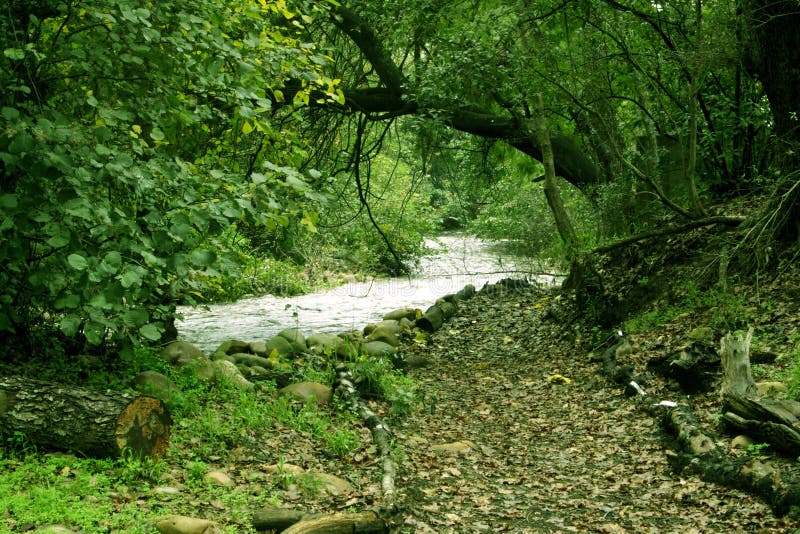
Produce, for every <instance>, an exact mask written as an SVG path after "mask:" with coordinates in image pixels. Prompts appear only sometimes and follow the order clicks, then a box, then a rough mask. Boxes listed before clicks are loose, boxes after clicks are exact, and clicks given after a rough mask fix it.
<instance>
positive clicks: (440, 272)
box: [176, 235, 554, 353]
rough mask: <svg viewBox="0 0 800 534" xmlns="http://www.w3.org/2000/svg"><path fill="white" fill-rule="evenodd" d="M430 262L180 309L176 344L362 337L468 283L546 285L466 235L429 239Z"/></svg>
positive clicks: (524, 264)
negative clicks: (401, 271) (314, 287)
mask: <svg viewBox="0 0 800 534" xmlns="http://www.w3.org/2000/svg"><path fill="white" fill-rule="evenodd" d="M425 244H426V246H427V247H429V248H430V249H431V251H432V252H431V253H430V254H429V255H426V256H424V257H423V258H422V259H421V261H420V266H419V269H418V272H417V273H416V274H414V275H412V276H408V277H402V278H375V279H371V280H367V281H364V282H352V283H348V284H345V285H342V286H338V287H336V288H333V289H328V290H325V291H319V292H316V293H310V294H307V295H299V296H294V297H275V296H271V295H265V296H261V297H252V298H245V299H242V300H238V301H236V302H233V303H230V304H217V305H211V306H203V307H196V308H189V307H182V308H179V309H178V312H179V313H180V314H182V315H183V319H182V320H178V321H177V322H176V326H177V327H178V332H179V339H182V340H185V341H188V342H190V343H192V344H194V345H196V346H197V347H199V348H200V349H201V350H203V351H205V352H206V353H211V352H213V351H214V350H215V349H216V348H217V347H218V346H219V345H220V343H222V342H223V341H225V340H227V339H241V340H243V341H264V340H267V339H269V338H270V337H272V336H274V335H275V334H277V333H278V332H280V331H281V330H283V329H284V328H291V327H297V328H300V330H301V331H302V332H303V333H304V334H305V335H306V336H308V335H310V334H312V333H317V332H329V333H339V332H343V331H347V330H360V329H361V328H363V327H364V326H365V325H367V324H369V323H372V322H375V321H379V320H380V319H381V318H382V316H383V315H384V314H386V313H388V312H390V311H392V310H394V309H397V308H403V307H406V306H409V307H414V308H419V309H422V310H423V311H424V310H425V309H426V308H428V306H430V305H432V304H433V303H434V301H435V300H436V299H437V298H439V297H441V296H444V295H446V294H448V293H455V292H457V291H459V290H460V289H461V288H463V287H464V286H465V285H467V284H472V285H474V286H475V288H476V289H480V288H481V287H483V285H484V284H486V283H494V282H496V281H498V280H500V279H502V278H509V277H514V278H521V277H524V276H526V275H527V276H528V277H529V279H535V280H536V281H538V282H539V283H544V284H552V283H554V277H553V276H549V275H538V276H535V277H533V276H531V275H530V273H531V272H532V271H533V268H532V265H531V264H530V262H531V260H530V259H527V258H520V257H514V256H511V255H508V254H503V253H500V252H499V249H500V247H498V246H497V245H498V243H497V242H492V241H485V240H481V239H478V238H476V237H472V236H464V235H441V236H437V237H435V238H431V239H427V240H426V243H425Z"/></svg>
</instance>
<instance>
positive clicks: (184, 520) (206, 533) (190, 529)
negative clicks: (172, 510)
mask: <svg viewBox="0 0 800 534" xmlns="http://www.w3.org/2000/svg"><path fill="white" fill-rule="evenodd" d="M155 524H156V529H157V530H158V531H159V532H160V533H161V534H222V528H220V526H219V524H218V523H216V522H214V521H209V520H207V519H196V518H193V517H186V516H182V515H165V516H162V517H159V518H157V519H156V520H155Z"/></svg>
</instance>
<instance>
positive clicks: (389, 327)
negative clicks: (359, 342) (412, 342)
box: [364, 319, 403, 336]
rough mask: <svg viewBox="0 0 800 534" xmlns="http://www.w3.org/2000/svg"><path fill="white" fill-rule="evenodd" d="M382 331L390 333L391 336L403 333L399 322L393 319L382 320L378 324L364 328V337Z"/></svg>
mask: <svg viewBox="0 0 800 534" xmlns="http://www.w3.org/2000/svg"><path fill="white" fill-rule="evenodd" d="M379 329H380V330H383V331H384V332H391V333H392V334H399V333H400V332H402V331H403V328H402V327H401V326H400V322H399V321H396V320H394V319H384V320H383V321H380V322H378V323H372V324H368V325H367V326H365V327H364V335H365V336H369V335H371V334H372V333H373V332H375V331H376V330H379Z"/></svg>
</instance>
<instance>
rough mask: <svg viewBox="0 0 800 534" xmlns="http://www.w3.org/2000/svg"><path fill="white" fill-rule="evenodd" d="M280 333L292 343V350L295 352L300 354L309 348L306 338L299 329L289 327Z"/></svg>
mask: <svg viewBox="0 0 800 534" xmlns="http://www.w3.org/2000/svg"><path fill="white" fill-rule="evenodd" d="M278 335H279V336H280V337H282V338H284V339H286V340H287V341H288V342H289V343H291V344H292V352H293V353H294V354H300V353H301V352H305V351H307V350H308V346H307V345H306V338H305V336H304V335H303V334H302V333H300V330H299V329H297V328H287V329H285V330H281V331H280V332H279V333H278Z"/></svg>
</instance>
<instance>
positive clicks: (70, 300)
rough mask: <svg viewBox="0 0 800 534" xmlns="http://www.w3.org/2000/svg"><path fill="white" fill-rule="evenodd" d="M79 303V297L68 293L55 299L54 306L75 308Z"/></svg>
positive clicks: (60, 308) (57, 307)
mask: <svg viewBox="0 0 800 534" xmlns="http://www.w3.org/2000/svg"><path fill="white" fill-rule="evenodd" d="M80 303H81V298H80V297H79V296H78V295H76V294H74V293H72V294H69V295H64V296H63V297H61V298H59V299H56V301H55V303H54V306H55V307H56V309H59V310H63V309H65V308H70V309H75V308H77V307H78V305H79V304H80Z"/></svg>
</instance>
